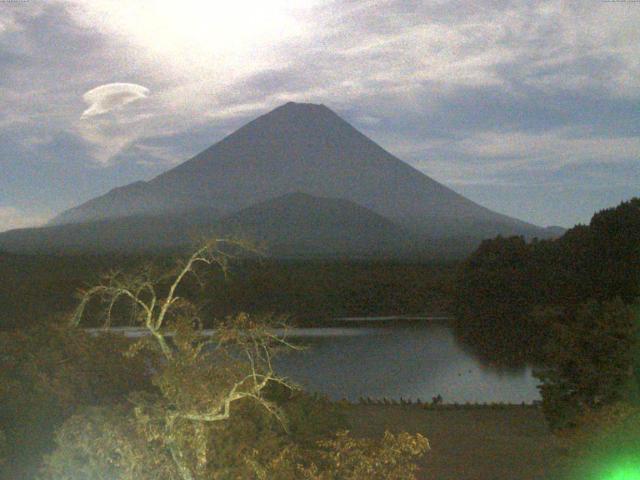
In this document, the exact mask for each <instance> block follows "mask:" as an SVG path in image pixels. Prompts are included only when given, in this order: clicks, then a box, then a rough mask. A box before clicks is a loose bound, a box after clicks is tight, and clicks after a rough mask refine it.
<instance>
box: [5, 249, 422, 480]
mask: <svg viewBox="0 0 640 480" xmlns="http://www.w3.org/2000/svg"><path fill="white" fill-rule="evenodd" d="M220 244H221V242H220V241H213V242H209V243H207V244H206V245H204V246H203V247H202V248H200V249H198V250H197V251H196V252H195V253H194V254H193V255H192V256H191V257H189V258H188V259H187V260H186V261H185V262H183V263H180V264H178V265H177V266H176V268H175V269H174V270H172V271H169V272H164V271H157V270H155V269H154V268H153V267H147V268H144V269H142V270H139V271H137V272H135V273H134V274H124V273H120V272H113V273H111V274H108V275H106V276H105V277H104V278H103V279H102V282H101V283H99V284H97V285H95V286H93V287H91V288H88V289H86V290H84V291H83V292H82V295H81V300H80V303H79V306H78V308H77V309H76V311H75V314H74V315H73V321H72V325H71V326H59V327H53V326H52V327H50V328H46V327H40V328H34V329H32V330H31V331H27V332H22V331H7V332H4V333H3V335H2V337H1V339H0V340H1V341H2V343H3V347H5V349H3V354H2V356H1V358H0V359H1V362H2V365H0V367H2V368H1V370H0V371H1V372H2V373H1V374H2V378H1V382H0V419H1V420H2V439H3V440H4V442H3V444H2V447H3V451H2V452H1V453H2V460H3V461H2V473H3V474H4V476H5V478H33V477H34V476H36V475H37V477H38V478H42V479H52V480H53V479H56V480H60V479H69V480H71V479H76V478H78V477H82V478H87V479H94V478H95V479H100V478H121V479H125V480H126V479H131V480H133V479H145V478H149V479H158V478H160V479H179V480H197V479H231V478H234V479H236V478H237V479H251V478H256V479H267V478H269V479H270V478H274V479H283V480H287V479H291V480H293V479H308V480H333V479H336V480H337V479H347V480H348V479H354V480H355V479H360V478H364V477H365V476H366V477H369V478H380V479H398V480H400V479H411V478H415V476H414V474H415V472H416V471H417V466H416V464H415V459H416V458H419V457H420V456H422V455H423V454H424V453H425V451H426V450H428V448H429V444H428V442H427V439H426V438H425V437H423V436H422V435H420V434H415V435H411V434H408V433H398V434H393V433H390V432H386V433H385V434H384V435H383V436H382V437H379V438H377V439H363V438H356V437H353V436H351V435H350V434H349V432H348V431H346V430H344V429H342V428H341V426H342V420H341V415H340V413H339V412H338V411H337V410H336V409H335V408H334V406H333V405H331V404H329V403H327V402H324V401H322V400H320V399H318V398H315V397H310V396H308V395H305V394H304V393H302V392H299V391H298V390H297V389H296V388H295V386H294V385H291V384H289V382H288V381H287V379H286V378H283V377H280V376H279V375H278V374H277V373H276V372H275V371H274V370H273V368H272V358H273V357H274V355H276V354H277V353H278V350H279V349H282V348H295V346H293V345H290V344H288V343H287V342H286V341H285V340H283V339H281V338H279V337H277V336H275V335H274V334H272V333H271V331H272V327H273V326H274V325H273V323H272V322H271V321H270V320H269V319H264V318H263V319H260V318H258V319H256V318H253V317H251V316H249V315H247V314H239V315H237V316H234V317H229V318H227V319H226V320H225V321H224V322H223V323H220V324H218V325H217V331H216V336H215V337H214V338H213V339H210V338H207V337H204V336H203V335H201V332H200V329H201V327H202V322H201V320H200V317H199V314H200V310H199V309H198V308H197V306H196V305H195V304H194V303H193V302H192V301H190V300H189V299H188V297H185V296H183V295H184V294H185V293H187V292H188V289H187V290H185V289H182V288H181V287H183V281H184V280H185V279H186V278H187V277H189V276H195V277H196V278H199V275H198V272H199V269H198V266H209V267H211V266H217V267H220V269H221V270H223V271H225V270H226V267H227V265H228V262H229V259H230V258H231V257H232V256H233V253H231V252H229V251H227V250H225V249H221V248H220ZM223 245H225V243H223ZM92 307H93V308H92ZM93 315H100V318H101V319H102V320H101V321H102V322H103V325H104V326H105V328H106V329H107V330H108V328H109V326H110V325H112V324H113V323H114V322H115V321H117V319H118V318H120V320H121V321H123V320H124V319H129V320H133V321H134V322H135V323H137V324H139V325H141V326H143V327H144V328H145V329H146V330H147V331H148V336H146V337H143V338H141V339H139V340H137V341H134V342H133V343H130V344H128V345H125V344H124V340H122V339H120V340H115V339H114V338H109V337H108V336H104V337H103V336H99V337H98V338H92V337H89V336H87V335H86V334H84V333H82V332H81V331H78V328H77V325H78V324H81V323H82V322H83V321H85V320H86V319H87V317H90V316H93ZM94 321H95V320H94ZM33 334H35V335H33ZM105 342H106V343H105ZM100 346H102V347H103V350H100Z"/></svg>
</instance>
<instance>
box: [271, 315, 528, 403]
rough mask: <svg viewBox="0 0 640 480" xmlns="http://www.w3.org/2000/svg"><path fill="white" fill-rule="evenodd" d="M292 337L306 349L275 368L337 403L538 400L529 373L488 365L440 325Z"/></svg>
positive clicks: (305, 332) (313, 331) (301, 332)
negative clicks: (367, 398) (384, 400)
mask: <svg viewBox="0 0 640 480" xmlns="http://www.w3.org/2000/svg"><path fill="white" fill-rule="evenodd" d="M289 339H290V340H291V341H293V342H294V343H297V344H304V345H306V346H307V349H306V350H305V351H302V352H290V353H287V354H285V355H283V356H281V357H279V358H278V359H277V361H276V370H277V371H278V372H279V373H280V374H281V375H285V376H287V377H289V378H290V379H291V380H293V381H295V382H297V383H298V384H300V385H302V386H303V387H304V388H305V389H306V390H308V391H312V392H319V393H321V394H324V395H327V396H328V397H329V398H331V399H334V400H339V399H343V398H344V399H347V400H350V401H357V400H358V399H359V398H360V397H363V398H364V397H370V398H372V399H382V398H387V399H394V400H400V398H401V397H402V398H404V399H405V400H407V399H411V400H414V401H415V400H416V399H418V398H419V399H421V400H422V401H431V399H432V397H434V396H436V395H438V394H439V395H441V396H442V399H443V402H444V403H453V402H458V403H464V402H481V403H485V402H505V403H521V402H526V403H531V402H533V401H535V400H539V399H540V394H539V392H538V390H537V388H536V385H537V384H538V381H537V380H536V379H535V378H534V377H533V376H532V372H531V367H524V368H520V369H506V368H504V367H502V368H499V367H495V366H491V365H486V364H482V363H481V362H480V361H479V360H478V359H476V358H474V357H473V356H472V355H471V354H469V353H468V352H466V351H465V350H464V349H463V348H462V347H461V346H459V344H458V343H457V342H456V339H455V337H454V335H453V332H452V330H451V328H450V327H449V326H447V325H446V324H442V323H426V324H425V323H420V324H406V323H405V324H401V325H394V326H386V327H358V326H353V327H351V326H349V327H332V328H308V329H296V330H294V331H292V332H290V333H289Z"/></svg>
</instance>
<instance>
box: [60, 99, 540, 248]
mask: <svg viewBox="0 0 640 480" xmlns="http://www.w3.org/2000/svg"><path fill="white" fill-rule="evenodd" d="M294 192H302V193H303V194H307V195H312V196H314V197H323V198H334V199H335V198H342V199H344V200H349V201H351V202H353V203H355V204H358V205H360V206H362V207H364V208H367V209H369V210H371V211H373V212H375V213H377V214H379V215H382V216H384V217H386V218H388V219H390V220H391V221H393V222H394V223H396V224H399V225H402V226H404V227H409V228H411V229H414V230H419V231H421V232H424V233H426V234H427V235H429V236H430V237H434V238H435V237H457V236H465V237H479V238H483V237H487V236H494V235H496V234H498V233H500V234H505V235H506V234H525V235H528V234H529V233H531V234H533V235H538V236H539V232H540V231H541V229H539V228H538V227H535V226H533V225H529V224H526V223H524V222H520V221H518V220H516V219H513V218H509V217H505V216H504V215H500V214H497V213H495V212H492V211H490V210H488V209H486V208H484V207H481V206H480V205H478V204H476V203H474V202H472V201H470V200H468V199H466V198H464V197H462V196H461V195H459V194H457V193H456V192H454V191H452V190H450V189H448V188H447V187H445V186H444V185H442V184H440V183H438V182H436V181H435V180H433V179H431V178H429V177H427V176H426V175H425V174H423V173H422V172H420V171H418V170H416V169H415V168H413V167H412V166H410V165H408V164H406V163H404V162H402V161H401V160H400V159H398V158H397V157H395V156H393V155H392V154H391V153H389V152H387V151H386V150H384V149H383V148H382V147H381V146H380V145H378V144H376V143H375V142H374V141H372V140H371V139H369V138H367V137H366V136H365V135H364V134H363V133H361V132H359V131H358V130H357V129H355V128H354V127H353V126H351V125H350V124H349V123H348V122H346V121H345V120H343V119H342V118H341V117H340V116H339V115H337V114H336V113H335V112H333V111H332V110H330V109H329V108H327V107H326V106H325V105H322V104H314V103H297V102H288V103H285V104H283V105H280V106H279V107H277V108H275V109H274V110H272V111H270V112H268V113H266V114H264V115H262V116H260V117H258V118H256V119H254V120H252V121H251V122H249V123H247V124H246V125H244V126H243V127H241V128H239V129H238V130H236V131H235V132H233V133H231V134H230V135H228V136H227V137H225V138H224V139H222V140H220V141H219V142H218V143H216V144H215V145H212V146H211V147H209V148H207V149H206V150H204V151H202V152H200V153H199V154H198V155H196V156H195V157H193V158H191V159H190V160H187V161H186V162H184V163H182V164H180V165H178V166H176V167H174V168H172V169H171V170H169V171H167V172H164V173H163V174H161V175H159V176H157V177H156V178H154V179H152V180H150V181H148V182H146V183H136V184H132V185H130V186H127V187H124V188H121V189H118V190H116V191H114V192H111V194H108V195H104V196H102V197H98V198H96V199H93V200H90V201H89V202H86V203H85V204H83V205H80V206H79V207H76V208H75V209H72V210H70V211H67V212H65V213H63V214H62V215H60V216H59V217H57V218H56V219H55V220H54V223H73V222H86V221H90V220H99V219H104V218H114V217H123V216H128V215H134V214H166V213H179V212H181V211H188V210H194V209H198V208H202V207H207V208H213V209H215V210H216V211H219V212H220V214H221V215H230V214H233V213H234V212H238V211H240V210H241V209H244V208H247V207H249V206H251V205H254V204H257V203H259V202H264V201H267V200H269V199H274V198H277V197H281V196H283V195H287V194H291V193H294ZM302 198H304V197H300V196H297V197H294V199H296V200H301V199H302Z"/></svg>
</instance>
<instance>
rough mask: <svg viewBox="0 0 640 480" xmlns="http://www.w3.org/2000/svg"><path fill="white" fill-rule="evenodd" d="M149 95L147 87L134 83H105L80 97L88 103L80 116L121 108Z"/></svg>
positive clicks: (89, 115) (90, 115)
mask: <svg viewBox="0 0 640 480" xmlns="http://www.w3.org/2000/svg"><path fill="white" fill-rule="evenodd" d="M148 95H149V89H148V88H146V87H143V86H142V85H136V84H135V83H107V84H106V85H100V86H99V87H96V88H94V89H92V90H89V91H88V92H86V93H85V94H84V95H83V96H82V98H83V99H84V101H85V102H86V103H87V104H88V105H89V108H87V109H86V110H85V111H84V112H82V117H83V118H86V117H92V116H94V115H101V114H103V113H107V112H110V111H111V110H115V109H117V108H121V107H123V106H124V105H127V104H128V103H131V102H135V101H136V100H140V99H142V98H146V97H147V96H148Z"/></svg>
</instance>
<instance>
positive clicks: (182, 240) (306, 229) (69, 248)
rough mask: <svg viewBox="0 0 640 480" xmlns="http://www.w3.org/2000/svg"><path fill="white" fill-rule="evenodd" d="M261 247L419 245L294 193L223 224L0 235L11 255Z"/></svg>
mask: <svg viewBox="0 0 640 480" xmlns="http://www.w3.org/2000/svg"><path fill="white" fill-rule="evenodd" d="M211 234H215V235H218V236H231V235H233V236H239V237H244V238H248V239H251V240H254V241H258V242H261V243H264V244H265V245H266V247H267V249H268V250H267V251H268V253H270V254H272V255H274V256H277V257H315V256H321V257H327V256H356V257H370V256H376V255H391V256H404V255H410V254H411V253H412V252H415V251H416V250H417V249H418V248H420V247H422V246H421V243H420V242H419V241H418V239H417V238H416V237H415V236H413V235H412V234H411V233H410V232H408V231H407V230H406V229H404V228H402V227H400V226H398V225H395V224H394V223H392V222H390V221H389V220H387V219H386V218H384V217H383V216H381V215H378V214H377V213H374V212H372V211H370V210H368V209H366V208H364V207H361V206H359V205H356V204H355V203H353V202H350V201H348V200H339V199H330V198H318V197H313V196H311V195H307V194H302V193H293V194H288V195H284V196H282V197H278V198H276V199H271V200H268V201H265V202H262V203H259V204H257V205H254V206H251V207H248V208H246V209H243V210H241V211H239V212H237V213H234V214H232V215H230V216H227V217H225V218H222V219H220V218H218V215H217V213H216V212H214V211H211V210H208V211H207V210H203V209H198V210H192V211H189V212H185V213H184V214H168V215H137V216H131V217H124V218H116V219H107V220H100V221H94V222H85V223H75V224H68V225H54V226H48V227H44V228H30V229H19V230H12V231H10V232H5V233H3V234H0V248H1V249H3V250H5V251H9V252H31V253H47V252H59V253H74V252H75V253H80V252H91V253H99V252H144V251H158V250H165V249H171V248H178V247H187V246H188V245H189V244H192V243H194V242H196V241H197V240H198V239H199V238H201V237H202V236H204V235H211Z"/></svg>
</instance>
